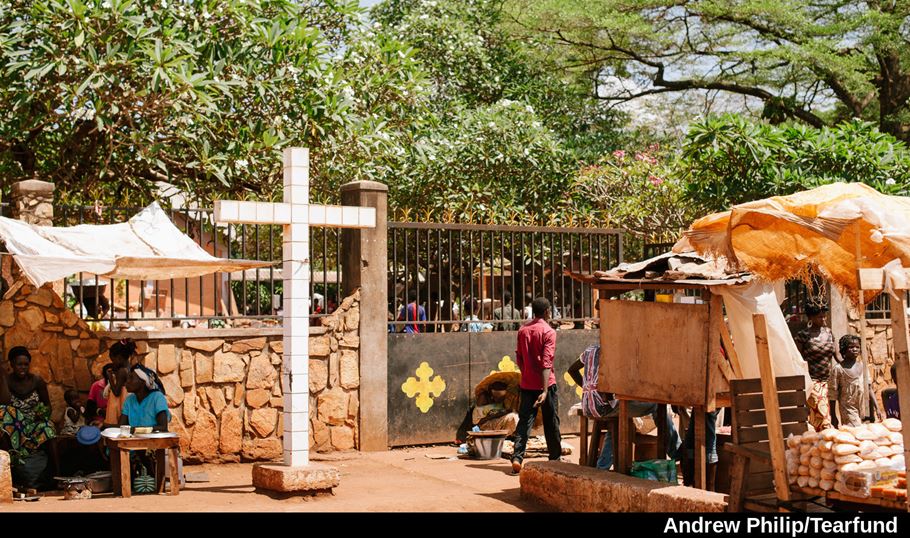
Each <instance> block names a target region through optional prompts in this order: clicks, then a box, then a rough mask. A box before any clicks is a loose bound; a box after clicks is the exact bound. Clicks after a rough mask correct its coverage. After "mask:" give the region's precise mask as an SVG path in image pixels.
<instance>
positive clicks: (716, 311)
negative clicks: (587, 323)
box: [591, 281, 786, 489]
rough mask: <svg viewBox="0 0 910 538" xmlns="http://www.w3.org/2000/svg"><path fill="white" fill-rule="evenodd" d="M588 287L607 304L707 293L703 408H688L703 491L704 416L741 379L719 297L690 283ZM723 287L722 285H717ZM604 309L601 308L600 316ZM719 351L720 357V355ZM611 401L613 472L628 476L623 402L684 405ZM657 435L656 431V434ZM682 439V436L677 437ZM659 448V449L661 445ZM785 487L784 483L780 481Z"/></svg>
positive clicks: (628, 433)
mask: <svg viewBox="0 0 910 538" xmlns="http://www.w3.org/2000/svg"><path fill="white" fill-rule="evenodd" d="M591 284H592V285H593V286H595V287H596V288H597V289H598V290H599V291H601V292H602V295H601V300H602V301H608V300H610V298H615V297H616V296H618V295H619V294H621V293H623V292H626V291H632V290H640V289H644V290H667V289H702V290H707V291H709V292H710V298H708V299H707V301H706V304H707V306H708V323H709V327H708V331H707V334H708V342H707V349H706V350H705V353H706V364H705V367H706V381H705V387H704V390H705V393H704V401H705V402H706V404H705V405H695V406H692V417H691V420H694V421H695V424H694V427H695V432H694V433H695V435H694V437H695V439H694V445H695V446H694V449H695V455H694V459H695V461H694V464H695V465H694V475H695V476H694V480H693V484H694V485H695V487H697V488H700V489H705V487H706V486H707V472H706V449H705V415H706V413H707V412H710V411H714V410H716V409H717V408H718V407H728V406H729V381H730V380H731V379H739V378H742V367H741V365H740V363H739V357H738V355H737V353H736V349H735V347H734V346H733V340H732V337H731V336H730V332H729V329H728V327H727V324H726V322H725V321H724V316H723V297H722V296H721V295H719V294H716V293H714V292H713V291H711V286H710V285H705V284H694V283H685V284H683V283H676V282H666V283H656V282H646V281H629V282H628V283H626V282H622V283H606V284H605V283H600V282H597V281H592V282H591ZM721 285H723V284H721ZM604 311H605V309H604V307H603V306H601V312H604ZM722 350H723V352H724V353H722ZM615 397H616V398H617V399H619V400H620V416H619V424H618V428H619V432H618V437H619V450H618V451H617V454H616V469H617V471H619V472H622V473H624V474H628V473H629V471H630V470H631V464H632V453H631V444H630V440H631V439H632V428H633V425H632V421H631V420H630V419H629V418H628V411H627V406H626V403H625V402H626V401H627V400H640V401H655V403H659V404H667V403H674V404H685V402H674V401H656V400H650V399H647V398H642V397H639V396H636V395H634V394H619V393H616V394H615ZM658 431H659V430H658ZM681 435H682V433H681ZM661 446H662V445H661ZM783 483H784V485H785V486H786V480H784V482H783Z"/></svg>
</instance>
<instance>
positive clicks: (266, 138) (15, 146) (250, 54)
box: [0, 0, 420, 205]
mask: <svg viewBox="0 0 910 538" xmlns="http://www.w3.org/2000/svg"><path fill="white" fill-rule="evenodd" d="M361 14H362V11H361V10H360V9H359V8H358V6H357V2H356V1H355V0H340V1H337V0H336V1H328V0H326V1H321V0H310V1H305V2H294V1H289V0H218V1H215V0H186V1H183V0H181V1H172V2H171V3H170V4H168V3H167V2H165V1H161V0H158V1H151V0H103V1H102V0H39V1H28V2H25V1H11V0H5V1H0V175H2V176H3V178H4V180H6V181H5V183H8V182H12V181H15V180H19V179H30V178H33V177H34V178H40V179H44V180H48V181H53V182H55V183H56V184H57V185H58V192H59V194H60V195H61V197H62V198H63V199H64V200H71V201H93V200H99V199H100V200H103V201H105V202H119V203H124V202H126V201H129V202H131V203H132V204H133V205H136V203H142V202H145V201H147V200H148V199H150V198H152V197H154V195H155V182H156V181H160V180H165V181H168V182H170V183H174V184H176V185H177V186H179V187H180V188H181V189H183V190H184V191H185V192H187V193H189V194H190V195H191V196H194V197H196V198H198V199H201V200H211V198H212V197H213V196H212V195H214V194H221V195H224V194H229V195H234V196H238V195H243V194H244V193H254V194H255V195H257V196H263V197H269V196H274V195H275V193H276V192H279V191H280V188H281V181H280V162H281V159H280V152H281V149H282V148H283V147H285V146H288V145H292V144H293V145H303V146H308V147H310V148H312V150H313V152H312V161H313V177H314V185H317V186H319V187H321V188H323V191H318V190H317V192H316V193H315V195H316V198H320V197H325V196H331V195H334V192H335V191H334V190H333V188H334V187H337V184H338V183H339V182H340V181H343V180H350V179H360V178H369V179H376V178H378V177H380V176H383V175H384V174H385V173H386V172H387V168H388V166H387V162H386V161H387V159H386V158H385V155H386V153H388V152H390V149H389V146H390V141H391V140H393V139H395V138H396V137H398V136H399V135H401V134H402V131H400V130H399V127H401V116H402V114H403V113H404V112H403V110H404V109H407V108H409V107H412V106H415V107H419V106H420V105H419V101H420V98H419V95H418V93H417V92H415V91H414V88H415V87H418V86H419V84H420V74H419V72H418V71H416V70H415V68H414V63H413V60H412V59H411V58H410V53H409V51H408V49H407V48H406V47H404V46H402V45H400V44H399V43H398V42H396V41H395V40H391V39H371V38H372V37H373V36H372V35H367V32H368V30H367V31H364V30H363V29H362V27H361V26H360V25H359V24H358V23H359V21H360V15H361Z"/></svg>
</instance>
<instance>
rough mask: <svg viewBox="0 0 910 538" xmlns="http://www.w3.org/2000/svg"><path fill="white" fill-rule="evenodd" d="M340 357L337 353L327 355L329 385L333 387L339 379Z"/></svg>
mask: <svg viewBox="0 0 910 538" xmlns="http://www.w3.org/2000/svg"><path fill="white" fill-rule="evenodd" d="M340 370H341V357H340V356H339V354H338V353H332V354H331V355H329V387H331V388H335V387H337V386H338V385H339V382H340V380H341V371H340Z"/></svg>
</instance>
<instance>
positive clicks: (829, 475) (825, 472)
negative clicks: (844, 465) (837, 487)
mask: <svg viewBox="0 0 910 538" xmlns="http://www.w3.org/2000/svg"><path fill="white" fill-rule="evenodd" d="M818 476H819V478H821V479H822V480H834V479H835V478H836V477H837V473H836V472H834V470H833V469H822V472H821V473H820V474H819V475H818Z"/></svg>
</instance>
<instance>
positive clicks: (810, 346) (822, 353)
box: [794, 304, 835, 431]
mask: <svg viewBox="0 0 910 538" xmlns="http://www.w3.org/2000/svg"><path fill="white" fill-rule="evenodd" d="M827 312H828V308H827V307H825V306H819V305H815V304H810V305H806V316H808V318H809V324H808V326H807V327H806V329H805V330H802V331H800V332H799V333H798V334H797V335H796V338H795V339H794V340H795V342H796V347H797V348H799V352H800V354H801V355H802V356H803V360H804V361H806V363H807V364H808V365H809V377H810V378H811V379H812V389H811V390H810V392H809V395H808V397H807V398H806V406H807V407H808V408H809V423H810V424H812V427H813V428H815V431H822V430H824V429H826V428H830V427H831V409H830V407H829V406H828V376H829V375H830V372H831V364H832V362H833V361H834V360H835V354H834V346H835V344H834V334H833V333H832V332H831V329H830V328H829V327H828V326H827V325H826V321H827V320H826V317H827Z"/></svg>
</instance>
